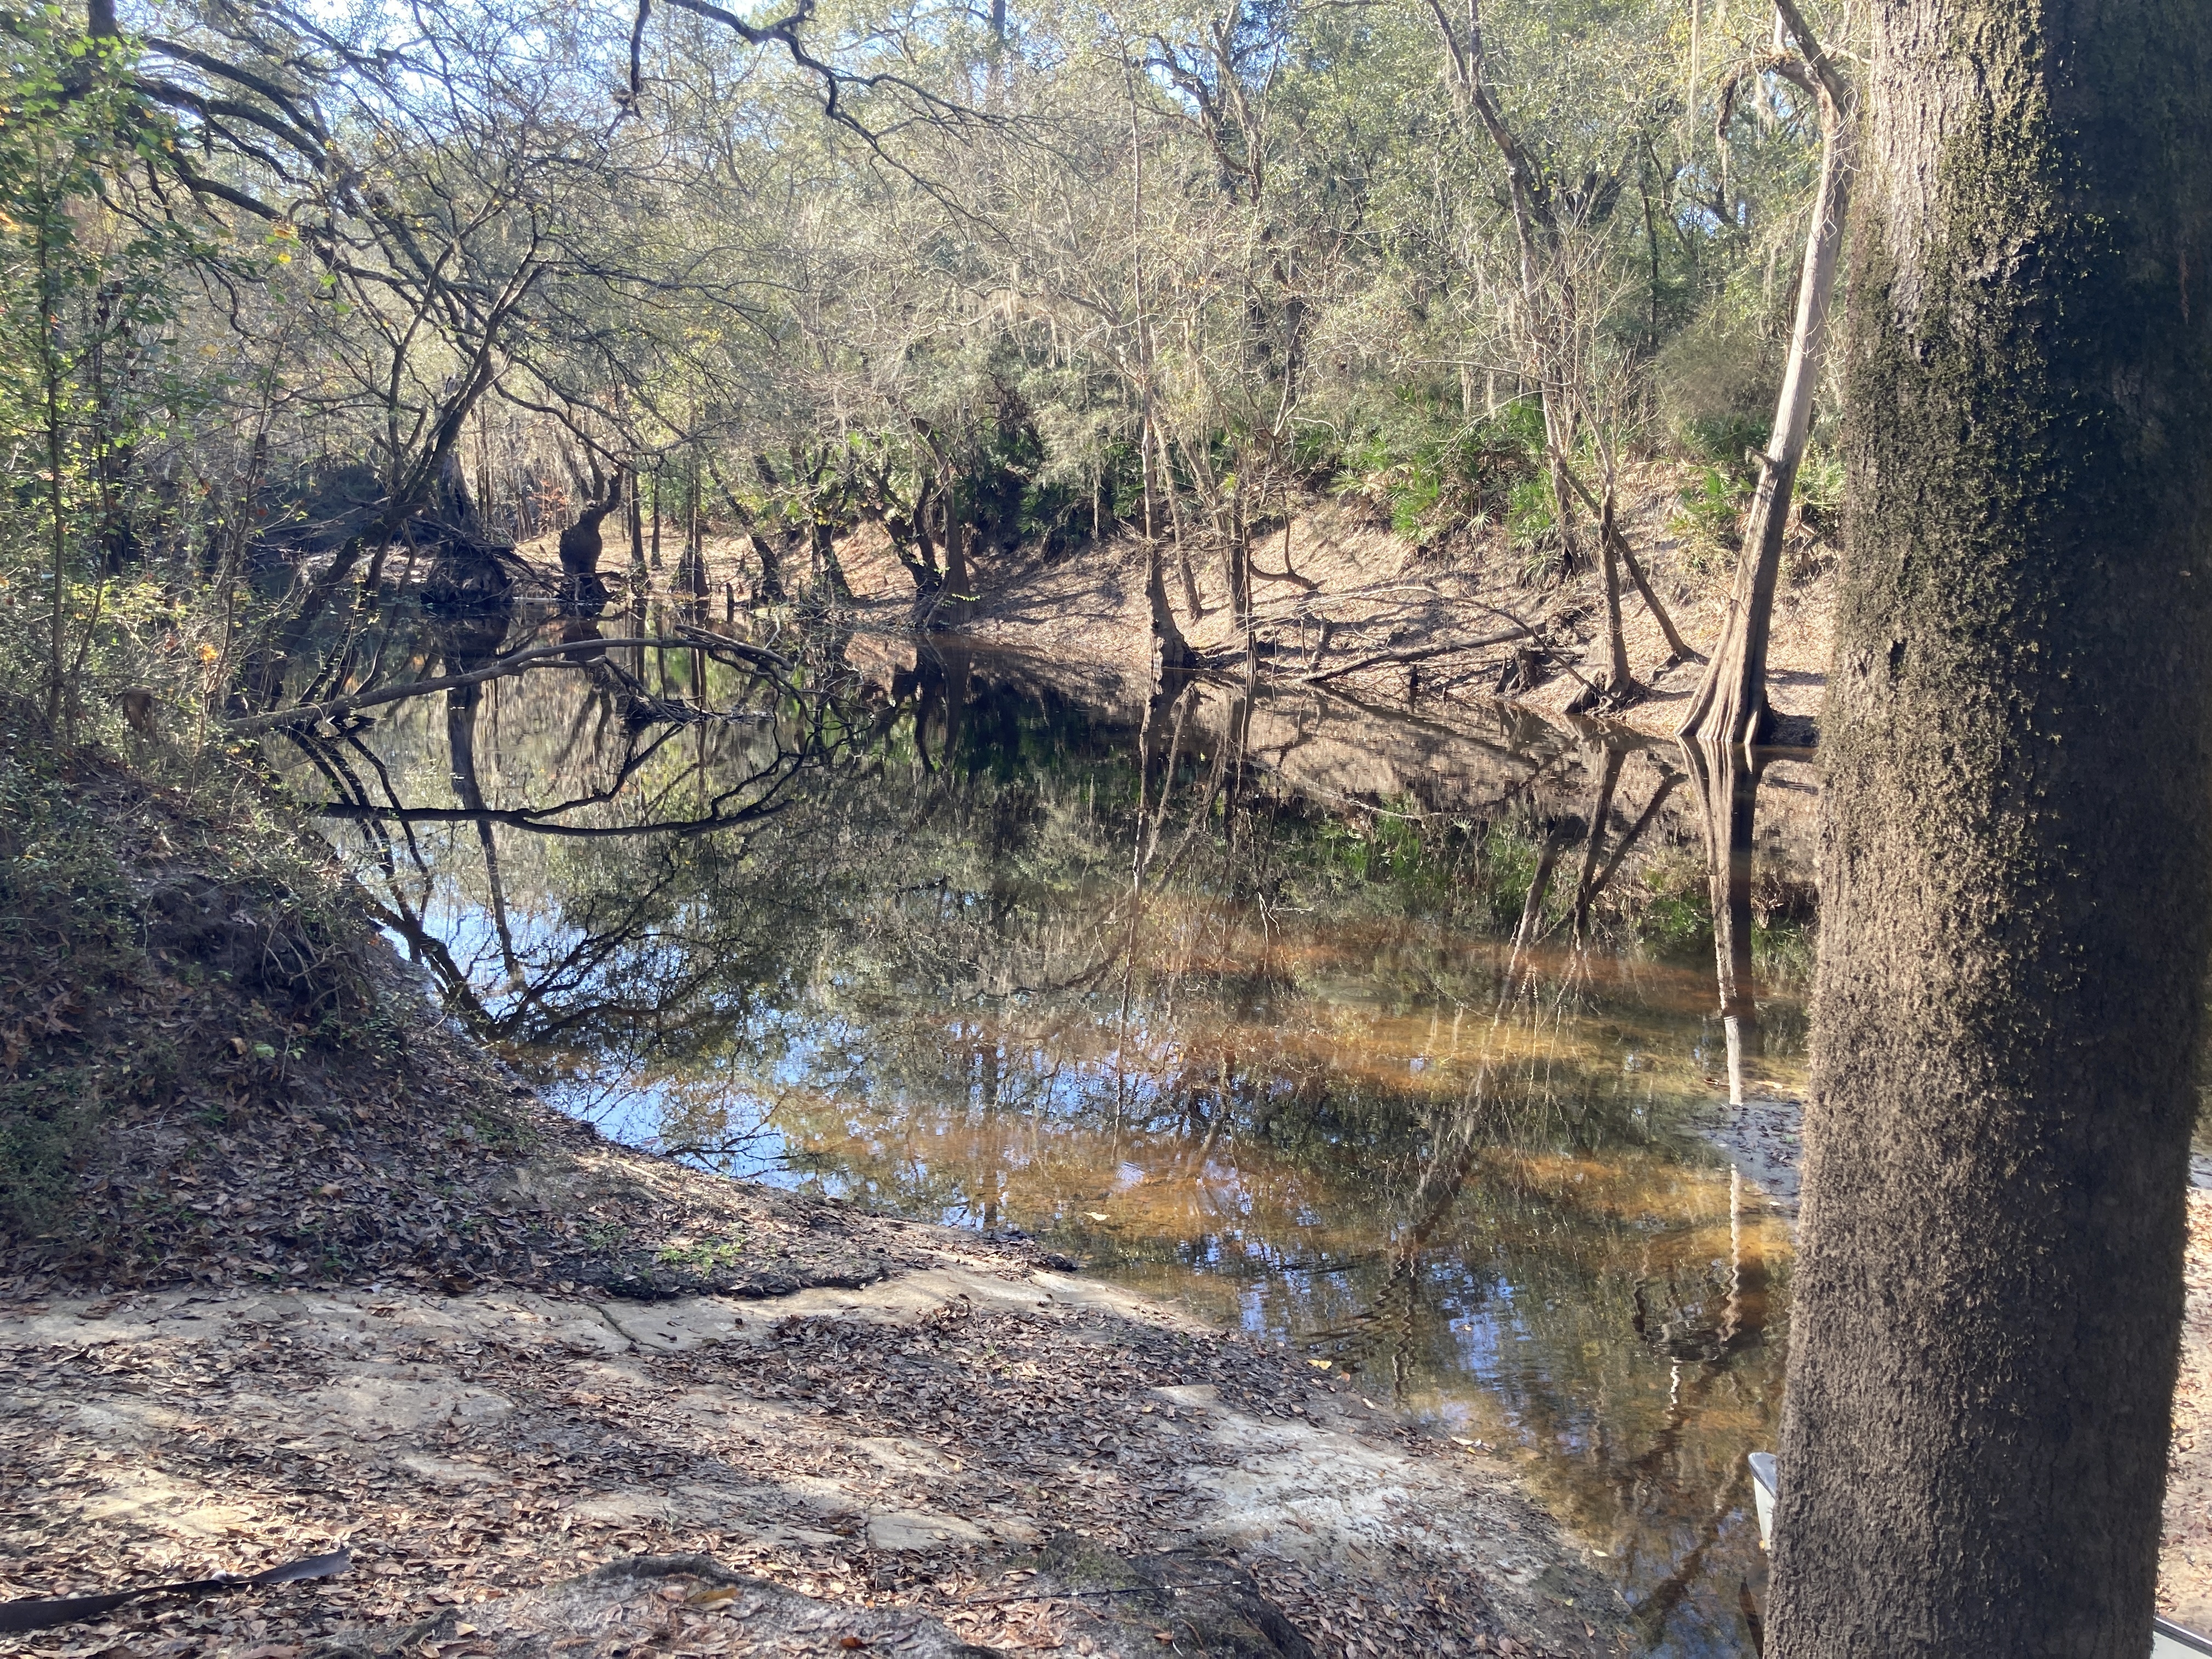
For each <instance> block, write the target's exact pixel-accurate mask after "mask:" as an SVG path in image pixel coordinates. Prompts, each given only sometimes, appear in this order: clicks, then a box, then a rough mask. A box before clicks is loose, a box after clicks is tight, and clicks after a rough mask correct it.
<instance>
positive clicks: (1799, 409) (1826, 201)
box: [1676, 0, 1858, 744]
mask: <svg viewBox="0 0 2212 1659" xmlns="http://www.w3.org/2000/svg"><path fill="white" fill-rule="evenodd" d="M1778 6H1779V7H1780V9H1781V10H1782V12H1783V15H1784V18H1785V19H1786V21H1788V23H1789V26H1790V30H1791V32H1792V33H1794V34H1795V35H1796V39H1797V44H1798V46H1799V49H1800V50H1801V51H1802V52H1804V54H1805V60H1806V63H1807V64H1808V65H1809V73H1808V72H1807V71H1805V70H1796V69H1795V66H1794V65H1790V64H1782V63H1778V64H1776V65H1775V66H1776V67H1777V68H1778V69H1783V70H1790V71H1791V72H1793V74H1794V76H1795V78H1798V79H1801V80H1802V82H1804V87H1805V90H1807V91H1808V92H1809V93H1810V94H1812V95H1813V97H1814V99H1815V100H1817V101H1818V103H1819V105H1820V189H1819V191H1818V192H1817V194H1816V195H1815V197H1814V202H1813V223H1812V228H1811V229H1810V230H1809V231H1808V232H1807V234H1806V238H1805V269H1804V272H1803V274H1802V276H1800V278H1799V279H1798V284H1797V321H1796V328H1795V329H1794V330H1793V331H1792V332H1791V335H1790V359H1789V363H1788V366H1787V368H1785V370H1784V375H1783V380H1782V395H1781V397H1780V398H1779V400H1778V403H1777V404H1776V407H1775V411H1774V430H1773V432H1772V434H1771V436H1769V438H1768V439H1767V443H1766V453H1765V455H1764V456H1762V457H1761V458H1760V463H1759V489H1758V493H1757V494H1756V495H1753V498H1752V506H1751V518H1750V521H1749V523H1748V525H1747V527H1746V528H1745V531H1744V538H1743V552H1742V555H1741V557H1740V558H1739V559H1738V561H1737V563H1736V573H1735V591H1734V592H1733V593H1732V594H1730V596H1729V612H1728V621H1727V623H1725V624H1724V625H1723V631H1722V635H1721V638H1720V641H1719V643H1718V644H1717V645H1716V646H1715V647H1713V653H1712V657H1711V660H1710V661H1709V662H1708V663H1707V664H1706V666H1705V679H1704V681H1703V683H1702V684H1699V688H1698V692H1697V695H1696V696H1693V697H1692V698H1691V699H1690V704H1689V707H1688V708H1687V709H1686V711H1685V712H1684V714H1683V716H1682V720H1681V722H1680V726H1678V727H1677V728H1676V729H1677V731H1679V732H1680V734H1681V735H1682V736H1684V737H1694V738H1698V739H1699V741H1701V742H1705V743H1726V744H1747V743H1755V742H1757V741H1758V740H1759V738H1761V737H1763V736H1764V735H1765V727H1766V725H1767V723H1768V716H1767V710H1766V647H1767V640H1768V635H1769V634H1770V632H1771V628H1772V623H1773V617H1774V585H1775V582H1776V581H1777V580H1778V578H1779V576H1780V574H1781V570H1782V535H1783V532H1784V529H1785V528H1786V527H1787V526H1788V524H1789V520H1790V495H1791V493H1792V492H1793V491H1794V490H1795V489H1796V484H1797V467H1798V464H1799V463H1800V462H1801V461H1802V460H1803V459H1805V440H1806V436H1807V435H1808V433H1809V432H1810V431H1811V429H1812V421H1813V387H1814V384H1815V383H1816V382H1817V381H1818V380H1820V357H1821V349H1822V347H1823V345H1824V343H1826V337H1827V323H1828V302H1829V300H1830V299H1831V297H1832V295H1833V294H1834V292H1835V284H1836V266H1837V263H1838V259H1839V258H1840V257H1841V254H1842V250H1843V241H1844V210H1845V207H1846V205H1847V204H1848V202H1849V199H1850V184H1851V173H1852V171H1853V169H1854V167H1855V166H1856V165H1857V158H1856V150H1857V122H1858V102H1857V94H1856V92H1855V91H1854V89H1853V88H1852V87H1851V86H1850V82H1847V81H1846V80H1845V79H1844V76H1843V75H1842V74H1841V73H1840V72H1839V71H1838V70H1837V69H1836V67H1835V65H1834V64H1832V63H1831V62H1830V61H1829V59H1828V58H1827V55H1826V53H1825V52H1823V51H1822V50H1821V48H1820V43H1819V42H1818V41H1817V40H1814V37H1813V35H1812V33H1811V32H1810V31H1809V30H1808V28H1807V27H1805V23H1804V21H1803V20H1802V18H1801V17H1799V16H1798V15H1797V11H1796V7H1795V6H1794V5H1793V4H1791V3H1790V0H1778Z"/></svg>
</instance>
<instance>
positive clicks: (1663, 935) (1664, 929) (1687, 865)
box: [1632, 851, 1713, 962]
mask: <svg viewBox="0 0 2212 1659" xmlns="http://www.w3.org/2000/svg"><path fill="white" fill-rule="evenodd" d="M1640 885H1641V887H1642V892H1641V893H1640V895H1638V899H1637V900H1636V902H1634V905H1633V909H1632V915H1633V926H1634V928H1635V933H1636V938H1637V939H1638V942H1639V943H1640V944H1641V945H1642V946H1643V947H1644V950H1645V951H1649V952H1650V954H1651V955H1653V956H1655V957H1659V958H1661V959H1662V960H1664V961H1669V962H1687V961H1692V960H1694V959H1697V958H1700V957H1702V958H1705V960H1707V961H1708V962H1710V960H1711V957H1712V952H1713V900H1712V889H1711V885H1710V884H1709V878H1708V876H1707V873H1706V870H1705V860H1703V859H1701V858H1699V857H1697V856H1696V855H1695V854H1691V853H1689V852H1686V851H1682V852H1676V853H1674V854H1668V855H1666V856H1663V857H1660V858H1655V859H1652V860H1650V862H1648V863H1647V864H1646V865H1645V866H1644V871H1643V878H1642V881H1641V884H1640Z"/></svg>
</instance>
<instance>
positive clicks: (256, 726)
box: [224, 635, 791, 732]
mask: <svg viewBox="0 0 2212 1659" xmlns="http://www.w3.org/2000/svg"><path fill="white" fill-rule="evenodd" d="M617 646H624V647H629V646H653V647H657V648H659V649H662V650H671V651H727V652H731V653H734V654H736V655H738V656H740V657H750V658H752V659H755V660H756V661H757V662H760V663H762V664H763V665H767V666H769V667H772V668H775V669H778V670H781V671H784V672H789V671H790V668H791V665H790V664H789V663H788V662H787V661H786V660H784V659H782V658H781V657H779V656H777V655H776V654H775V652H773V651H764V650H763V649H762V648H761V647H759V646H757V645H747V644H745V643H744V641H739V640H725V639H719V638H700V639H688V638H684V637H683V636H681V635H679V636H677V637H675V638H668V639H664V638H653V637H647V638H641V639H619V640H565V641H562V642H561V643H560V644H558V645H538V646H532V647H531V648H530V649H529V650H527V651H517V652H515V653H513V655H511V656H506V657H501V659H499V660H498V661H497V662H494V663H489V664H487V665H485V666H483V667H482V668H476V669H471V670H470V671H468V672H467V673H465V674H441V675H440V676H439V677H438V678H436V679H433V680H410V681H408V682H407V684H404V685H388V686H386V687H385V689H384V690H381V691H362V692H356V693H355V694H353V695H352V696H343V697H332V698H331V699H330V701H328V702H302V703H295V704H294V705H293V706H292V707H291V708H272V709H270V710H269V711H267V712H266V713H264V714H241V715H240V716H238V718H236V719H235V720H226V721H225V722H224V726H226V728H227V729H228V730H230V731H232V732H268V731H273V730H275V729H276V728H278V727H280V726H312V725H314V724H315V723H316V722H318V721H320V720H336V719H337V717H338V716H339V715H341V714H353V713H355V712H356V711H357V710H360V709H363V708H377V707H378V706H380V704H383V703H387V702H401V701H403V700H404V699H405V698H408V697H422V696H428V695H429V694H430V693H431V692H433V691H458V690H460V689H461V688H462V687H464V686H470V685H481V684H483V683H484V682H485V681H486V680H495V679H501V678H505V677H506V676H507V675H509V674H520V673H521V672H522V671H524V670H526V669H528V668H536V667H544V666H548V665H551V664H553V663H554V662H556V660H557V659H560V658H562V657H568V656H574V655H575V654H576V653H579V652H586V653H604V652H606V651H610V650H611V649H613V648H614V647H617Z"/></svg>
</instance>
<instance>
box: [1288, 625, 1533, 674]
mask: <svg viewBox="0 0 2212 1659" xmlns="http://www.w3.org/2000/svg"><path fill="white" fill-rule="evenodd" d="M1535 632H1536V629H1534V628H1531V627H1529V626H1528V625H1527V624H1526V623H1523V624H1522V626H1521V627H1518V628H1510V629H1506V631H1505V632H1504V633H1503V634H1486V635H1483V636H1482V637H1481V638H1480V639H1479V640H1462V641H1459V642H1458V643H1457V644H1455V645H1432V646H1430V647H1427V648H1426V649H1425V650H1420V651H1385V652H1383V653H1379V654H1377V655H1376V656H1372V657H1361V658H1359V659H1357V660H1356V661H1353V662H1347V663H1344V664H1340V665H1339V666H1337V667H1334V668H1324V669H1322V670H1320V671H1317V672H1315V673H1310V674H1295V675H1292V676H1291V684H1293V685H1314V684H1318V683H1320V682H1321V681H1322V680H1333V679H1336V678H1340V677H1341V676H1343V675H1346V674H1356V673H1358V671H1360V670H1361V669H1363V668H1388V667H1389V666H1390V665H1393V664H1395V663H1413V662H1426V661H1428V660H1429V659H1431V657H1449V656H1450V655H1452V654H1453V653H1455V652H1460V651H1480V650H1481V649H1483V648H1484V647H1486V646H1492V645H1503V644H1504V643H1505V642H1506V641H1508V640H1519V639H1527V638H1529V637H1531V636H1533V635H1534V634H1535Z"/></svg>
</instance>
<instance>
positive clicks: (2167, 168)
mask: <svg viewBox="0 0 2212 1659" xmlns="http://www.w3.org/2000/svg"><path fill="white" fill-rule="evenodd" d="M2208 21H2212V18H2208V15H2207V12H2206V9H2205V7H2204V6H2203V5H2202V4H2182V3H2176V0H2115V3H2096V0H2003V3H1998V0H1887V3H1884V4H1882V5H1881V6H1879V7H1878V8H1877V9H1875V14H1874V23H1875V42H1874V53H1873V64H1872V70H1871V75H1870V78H1869V83H1868V103H1869V114H1870V121H1869V130H1868V134H1867V143H1866V149H1865V154H1864V159H1863V169H1862V173H1861V183H1860V187H1859V197H1860V199H1859V204H1858V211H1857V217H1856V218H1855V219H1854V222H1853V230H1852V241H1853V250H1852V259H1853V269H1852V276H1851V284H1850V328H1849V342H1848V358H1847V362H1848V407H1849V411H1850V413H1849V418H1848V421H1847V429H1846V433H1845V453H1846V465H1847V468H1848V473H1847V476H1848V479H1849V484H1850V488H1849V491H1848V498H1849V501H1850V512H1849V517H1848V521H1847V525H1846V534H1845V550H1844V565H1843V574H1842V582H1841V591H1840V595H1839V599H1838V615H1837V622H1836V643H1835V658H1834V661H1833V664H1832V669H1831V671H1830V676H1829V682H1828V684H1829V690H1828V703H1827V708H1826V715H1825V719H1824V726H1823V732H1822V740H1821V750H1822V753H1823V755H1824V756H1825V757H1826V788H1825V790H1824V793H1823V797H1822V799H1823V805H1822V812H1823V818H1824V824H1823V830H1822V848H1821V870H1822V878H1823V893H1822V909H1823V921H1822V935H1821V940H1820V967H1819V972H1818V975H1817V980H1816V984H1815V990H1814V1054H1813V1086H1812V1099H1811V1103H1810V1105H1809V1107H1808V1117H1807V1129H1806V1136H1805V1139H1806V1144H1807V1149H1808V1162H1807V1187H1806V1199H1805V1205H1804V1210H1803V1215H1802V1224H1801V1239H1800V1242H1801V1248H1802V1255H1801V1258H1800V1261H1799V1265H1798V1267H1797V1271H1796V1292H1795V1312H1794V1314H1793V1318H1792V1328H1791V1333H1790V1361H1789V1389H1788V1396H1787V1402H1786V1407H1785V1412H1784V1426H1783V1434H1782V1445H1781V1452H1780V1473H1781V1489H1782V1490H1781V1502H1780V1507H1779V1510H1778V1515H1777V1541H1776V1554H1775V1591H1774V1599H1773V1605H1772V1608H1771V1629H1770V1633H1769V1639H1768V1647H1767V1651H1768V1652H1769V1653H1770V1654H1771V1655H1778V1656H1781V1659H1806V1656H1816V1655H1817V1656H1828V1655H1842V1654H1851V1655H1877V1654H1878V1655H1882V1656H1886V1659H1913V1656H1929V1659H1934V1656H1936V1655H1945V1656H1954V1655H1959V1654H1969V1653H1972V1654H1991V1655H1995V1654H2004V1655H2008V1656H2036V1655H2065V1656H2069V1659H2100V1656H2107V1655H2110V1656H2123V1655H2124V1656H2127V1659H2141V1656H2142V1655H2143V1654H2144V1653H2146V1652H2147V1651H2148V1648H2149V1644H2150V1620H2151V1613H2152V1592H2153V1585H2154V1575H2155V1572H2156V1567H2157V1559H2158V1545H2159V1530H2160V1497H2161V1492H2162V1489H2163V1486H2164V1479H2165V1467H2166V1448H2167V1430H2168V1405H2169V1400H2170V1395H2171V1393H2172V1383H2173V1378H2174V1373H2175V1365H2176V1355H2177V1347H2178V1340H2179V1324H2180V1316H2181V1309H2182V1278H2181V1273H2182V1251H2183V1244H2184V1229H2183V1221H2184V1209H2183V1206H2184V1192H2185V1186H2186V1182H2187V1160H2188V1146H2189V1133H2190V1125H2191V1118H2192V1116H2193V1115H2194V1110H2195V1098H2194V1094H2193V1091H2192V1088H2191V1081H2192V1076H2191V1069H2192V1068H2191V1056H2192V1051H2193V1050H2194V1048H2195V1046H2196V1043H2197V1038H2198V1034H2199V1026H2200V1023H2201V1012H2200V1011H2201V1009H2202V1006H2203V1004H2202V988H2203V987H2202V980H2203V963H2204V957H2205V953H2206V948H2207V943H2208V932H2209V931H2212V930H2208V912H2212V891H2208V884H2209V883H2212V836H2208V833H2207V829H2206V816H2207V815H2206V808H2207V805H2208V797H2212V740H2208V731H2207V716H2208V714H2212V708H2208V704H2212V652H2208V649H2207V641H2208V631H2207V629H2208V623H2212V617H2208V616H2207V614H2206V613H2207V610H2208V608H2212V607H2208V605H2207V603H2206V601H2205V599H2204V597H2203V596H2204V594H2205V593H2206V592H2207V591H2208V589H2212V545H2208V539H2212V476H2208V475H2209V474H2212V406H2208V405H2212V339H2209V338H2208V332H2212V294H2208V292H2207V291H2206V283H2205V278H2204V273H2205V271H2206V270H2208V268H2212V130H2208V129H2212V117H2208V109H2212V103H2209V102H2208V100H2207V97H2206V88H2207V85H2208V82H2212V76H2208V68H2212V65H2208V63H2207V59H2208V58H2212V49H2208V30H2207V27H2206V26H2207V23H2208Z"/></svg>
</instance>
